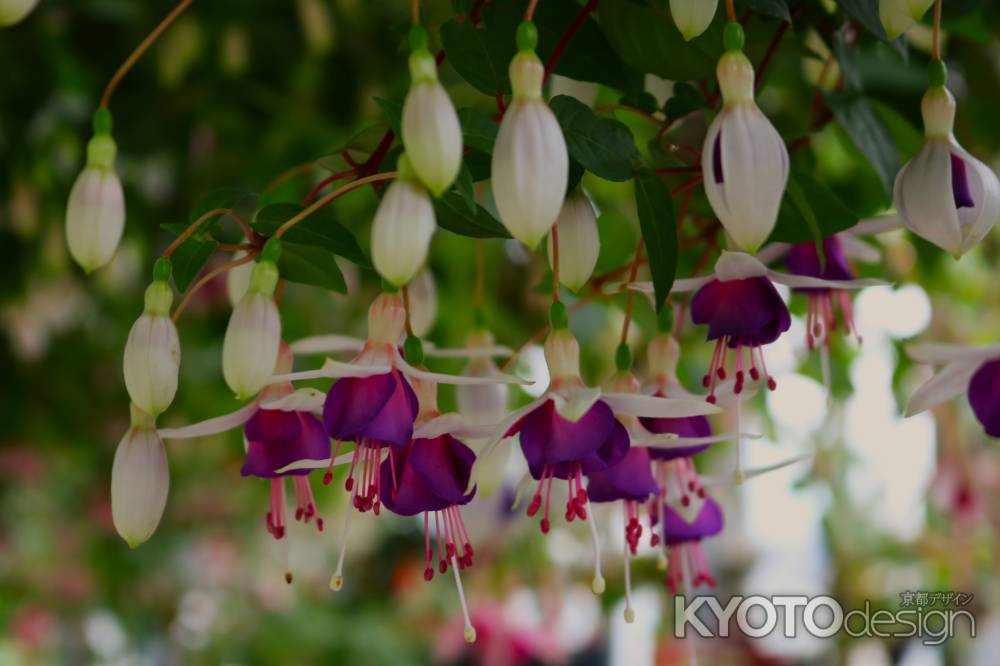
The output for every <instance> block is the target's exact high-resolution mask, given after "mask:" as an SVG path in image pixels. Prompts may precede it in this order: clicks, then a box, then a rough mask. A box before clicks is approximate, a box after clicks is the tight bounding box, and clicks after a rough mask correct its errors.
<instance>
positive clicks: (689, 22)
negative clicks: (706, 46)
mask: <svg viewBox="0 0 1000 666" xmlns="http://www.w3.org/2000/svg"><path fill="white" fill-rule="evenodd" d="M718 8H719V0H670V16H672V17H673V19H674V24H675V25H676V26H677V29H678V30H680V33H681V36H682V37H684V41H687V42H690V41H691V40H692V39H694V38H695V37H697V36H698V35H700V34H701V33H703V32H705V30H706V29H707V28H708V26H709V25H711V23H712V19H714V18H715V12H716V10H717V9H718Z"/></svg>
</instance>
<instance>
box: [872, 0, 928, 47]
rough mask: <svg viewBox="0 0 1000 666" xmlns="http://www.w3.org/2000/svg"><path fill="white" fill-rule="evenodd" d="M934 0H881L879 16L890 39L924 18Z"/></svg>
mask: <svg viewBox="0 0 1000 666" xmlns="http://www.w3.org/2000/svg"><path fill="white" fill-rule="evenodd" d="M932 4H934V0H879V3H878V16H879V19H881V21H882V27H883V28H885V34H886V36H887V37H888V38H889V39H896V38H897V37H899V36H900V35H902V34H903V33H904V32H906V31H907V30H909V29H910V28H911V27H913V24H914V23H916V22H917V21H919V20H920V19H921V18H923V16H924V14H925V13H926V12H927V10H928V9H929V8H930V6H931V5H932Z"/></svg>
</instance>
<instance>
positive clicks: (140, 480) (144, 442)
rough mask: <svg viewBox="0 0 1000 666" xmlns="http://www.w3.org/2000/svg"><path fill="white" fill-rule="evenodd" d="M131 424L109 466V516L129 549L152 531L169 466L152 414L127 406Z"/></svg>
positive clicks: (161, 506)
mask: <svg viewBox="0 0 1000 666" xmlns="http://www.w3.org/2000/svg"><path fill="white" fill-rule="evenodd" d="M131 416H132V425H131V427H130V428H129V429H128V432H126V433H125V436H124V437H122V440H121V442H119V443H118V448H117V449H116V450H115V460H114V463H113V465H112V467H111V518H112V520H113V521H114V524H115V529H116V530H117V531H118V534H120V535H121V537H122V538H123V539H125V541H126V542H127V543H128V545H129V547H130V548H135V547H136V546H138V545H140V544H141V543H143V542H144V541H146V540H147V539H149V537H151V536H152V535H153V532H155V531H156V526H157V525H159V524H160V518H161V517H162V516H163V509H164V508H165V507H166V505H167V492H168V490H169V488H170V468H169V466H168V464H167V452H166V450H165V449H164V447H163V440H162V439H160V436H159V434H158V433H157V431H156V424H155V422H154V419H153V416H152V415H150V414H148V413H146V412H144V411H142V410H141V409H139V408H138V407H137V406H136V405H135V404H134V403H133V404H132V406H131Z"/></svg>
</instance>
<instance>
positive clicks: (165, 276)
mask: <svg viewBox="0 0 1000 666" xmlns="http://www.w3.org/2000/svg"><path fill="white" fill-rule="evenodd" d="M171 271H173V264H172V263H171V262H170V260H169V259H167V258H166V257H160V258H159V259H157V260H156V263H155V264H153V279H154V280H159V281H160V282H166V281H167V280H169V279H170V273H171Z"/></svg>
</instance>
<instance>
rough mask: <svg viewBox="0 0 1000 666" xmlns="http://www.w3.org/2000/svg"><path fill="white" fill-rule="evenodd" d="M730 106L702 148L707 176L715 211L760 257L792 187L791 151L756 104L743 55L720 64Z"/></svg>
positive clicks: (730, 56) (721, 82) (750, 70)
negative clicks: (786, 193)
mask: <svg viewBox="0 0 1000 666" xmlns="http://www.w3.org/2000/svg"><path fill="white" fill-rule="evenodd" d="M718 76H719V86H720V88H721V90H722V98H723V101H724V106H723V109H722V111H721V112H720V113H719V115H718V116H716V118H715V120H714V121H713V122H712V124H711V126H710V127H709V128H708V133H707V134H706V136H705V144H704V147H703V148H702V156H701V158H702V176H703V178H704V183H705V193H706V194H707V196H708V200H709V203H711V205H712V210H714V211H715V214H716V215H717V216H718V217H719V221H720V222H722V226H723V227H725V229H726V232H727V233H728V234H729V236H730V238H732V240H733V241H734V242H735V243H736V244H737V245H738V246H739V248H740V249H743V250H745V251H747V252H751V253H752V252H756V251H757V248H758V247H760V246H761V245H762V244H763V243H764V241H766V240H767V237H768V236H770V235H771V231H772V230H773V229H774V225H775V223H777V221H778V209H779V208H780V207H781V199H782V197H783V196H784V193H785V185H786V184H787V183H788V149H787V148H786V147H785V142H784V141H783V140H782V138H781V135H780V134H778V131H777V130H776V129H774V126H773V125H772V124H771V122H770V121H769V120H768V119H767V116H765V115H764V113H763V112H762V111H761V110H760V109H759V108H758V107H757V104H756V103H755V102H754V99H753V82H754V73H753V67H752V65H751V64H750V61H749V60H747V58H746V56H744V55H743V54H742V53H741V52H739V51H730V52H727V53H726V54H724V55H723V56H722V58H721V59H720V60H719V67H718Z"/></svg>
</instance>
